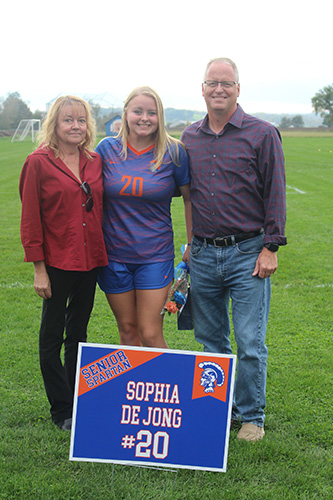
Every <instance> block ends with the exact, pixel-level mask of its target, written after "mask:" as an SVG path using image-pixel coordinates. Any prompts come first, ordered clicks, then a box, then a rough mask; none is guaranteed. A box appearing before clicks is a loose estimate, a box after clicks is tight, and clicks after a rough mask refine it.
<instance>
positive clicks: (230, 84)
mask: <svg viewBox="0 0 333 500" xmlns="http://www.w3.org/2000/svg"><path fill="white" fill-rule="evenodd" d="M204 84H205V85H207V87H209V88H211V89H216V88H217V87H218V86H219V84H220V85H221V87H222V88H223V89H231V88H232V87H233V86H234V85H237V82H216V81H215V80H207V81H206V82H204Z"/></svg>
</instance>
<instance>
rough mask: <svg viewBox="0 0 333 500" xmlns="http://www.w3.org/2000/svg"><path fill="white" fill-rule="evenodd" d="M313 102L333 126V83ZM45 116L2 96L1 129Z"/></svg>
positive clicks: (98, 116) (295, 123) (99, 116)
mask: <svg viewBox="0 0 333 500" xmlns="http://www.w3.org/2000/svg"><path fill="white" fill-rule="evenodd" d="M311 103H312V107H313V109H314V111H315V113H316V114H320V116H321V117H322V118H323V124H324V125H326V126H328V127H333V84H332V85H327V86H326V87H323V88H322V89H321V90H319V91H318V92H317V93H316V94H315V95H314V96H313V97H312V99H311ZM90 105H91V107H92V111H93V115H94V117H95V120H96V122H97V129H98V130H103V129H104V122H105V121H107V120H108V119H109V116H105V114H103V113H102V110H101V107H100V106H99V105H98V104H95V103H93V102H90ZM111 115H112V113H110V117H111ZM44 116H45V112H43V111H38V110H37V111H35V112H34V113H33V112H32V111H31V110H30V108H29V106H28V105H27V104H26V103H25V102H24V101H23V100H22V99H21V96H20V94H19V93H18V92H13V93H11V94H8V96H7V97H6V99H4V98H3V97H0V130H13V129H16V127H17V126H18V124H19V122H20V121H21V120H23V119H26V118H31V119H43V118H44ZM279 125H280V127H281V128H287V127H303V126H304V121H303V118H302V116H301V115H296V116H294V117H293V118H289V117H287V116H283V117H282V119H281V122H280V124H279Z"/></svg>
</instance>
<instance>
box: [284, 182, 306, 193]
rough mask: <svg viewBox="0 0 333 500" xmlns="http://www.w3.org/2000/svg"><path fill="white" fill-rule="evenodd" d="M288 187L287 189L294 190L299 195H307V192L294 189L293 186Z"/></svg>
mask: <svg viewBox="0 0 333 500" xmlns="http://www.w3.org/2000/svg"><path fill="white" fill-rule="evenodd" d="M286 187H287V188H288V189H293V190H294V191H296V193H299V194H306V192H305V191H301V190H300V189H297V188H294V187H292V186H288V184H287V186H286ZM293 194H295V193H293Z"/></svg>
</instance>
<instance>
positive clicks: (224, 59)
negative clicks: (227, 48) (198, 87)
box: [203, 57, 239, 83]
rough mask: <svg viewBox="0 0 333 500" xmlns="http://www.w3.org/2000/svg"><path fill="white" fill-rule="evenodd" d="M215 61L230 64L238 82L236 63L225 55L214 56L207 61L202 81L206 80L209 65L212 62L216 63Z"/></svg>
mask: <svg viewBox="0 0 333 500" xmlns="http://www.w3.org/2000/svg"><path fill="white" fill-rule="evenodd" d="M216 62H222V63H225V64H230V66H231V67H232V68H233V70H234V72H235V77H236V82H237V83H238V82H239V73H238V68H237V66H236V64H235V63H234V62H233V61H232V60H231V59H228V58H227V57H216V58H215V59H211V61H209V63H208V64H207V66H206V71H205V74H204V78H203V81H205V80H206V76H207V73H208V70H209V67H210V66H211V65H212V64H213V63H216Z"/></svg>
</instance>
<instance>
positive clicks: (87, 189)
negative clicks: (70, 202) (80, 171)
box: [80, 181, 94, 212]
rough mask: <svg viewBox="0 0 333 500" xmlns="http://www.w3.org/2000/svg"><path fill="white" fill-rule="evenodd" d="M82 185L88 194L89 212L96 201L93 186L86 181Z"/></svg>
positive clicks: (87, 207)
mask: <svg viewBox="0 0 333 500" xmlns="http://www.w3.org/2000/svg"><path fill="white" fill-rule="evenodd" d="M80 187H81V188H82V189H83V191H84V192H85V193H86V195H87V196H88V198H87V201H86V210H87V212H90V210H91V209H92V207H93V206H94V201H93V199H92V192H91V187H90V186H89V184H88V182H86V181H84V182H82V184H81V185H80Z"/></svg>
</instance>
